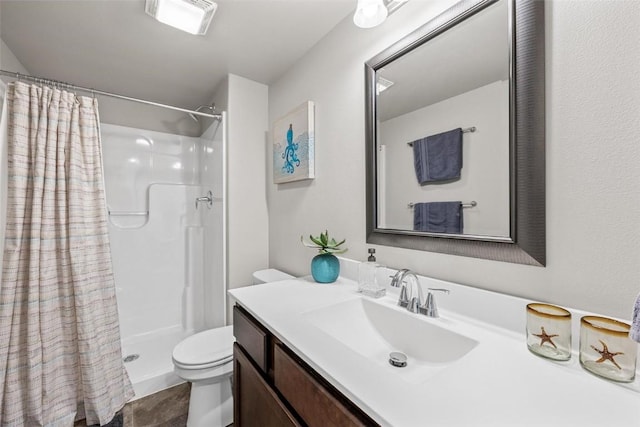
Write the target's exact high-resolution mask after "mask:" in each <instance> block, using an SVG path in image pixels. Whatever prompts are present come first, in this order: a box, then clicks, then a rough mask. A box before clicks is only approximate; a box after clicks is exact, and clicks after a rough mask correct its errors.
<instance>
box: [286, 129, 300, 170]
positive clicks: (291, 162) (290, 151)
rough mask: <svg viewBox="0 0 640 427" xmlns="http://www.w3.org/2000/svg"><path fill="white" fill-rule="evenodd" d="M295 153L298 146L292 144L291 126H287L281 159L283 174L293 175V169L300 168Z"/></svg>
mask: <svg viewBox="0 0 640 427" xmlns="http://www.w3.org/2000/svg"><path fill="white" fill-rule="evenodd" d="M296 151H298V144H297V143H296V144H294V143H293V125H292V124H289V130H288V131H287V147H286V148H285V150H284V153H282V158H283V159H284V165H283V166H282V172H283V173H293V171H294V170H295V168H296V167H298V166H300V159H298V155H297V153H296Z"/></svg>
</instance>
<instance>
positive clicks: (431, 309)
mask: <svg viewBox="0 0 640 427" xmlns="http://www.w3.org/2000/svg"><path fill="white" fill-rule="evenodd" d="M427 290H428V292H427V300H426V301H425V303H424V305H423V306H422V307H420V309H419V310H420V312H421V313H422V314H424V315H426V316H427V317H440V315H439V314H438V306H437V305H436V297H435V296H433V293H431V291H437V292H444V293H445V294H448V293H449V289H442V288H427Z"/></svg>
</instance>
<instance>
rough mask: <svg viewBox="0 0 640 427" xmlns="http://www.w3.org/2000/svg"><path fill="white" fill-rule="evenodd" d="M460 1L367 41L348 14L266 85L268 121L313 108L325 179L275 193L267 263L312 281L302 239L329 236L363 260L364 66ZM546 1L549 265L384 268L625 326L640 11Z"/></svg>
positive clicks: (639, 171) (637, 161)
mask: <svg viewBox="0 0 640 427" xmlns="http://www.w3.org/2000/svg"><path fill="white" fill-rule="evenodd" d="M453 3H454V0H448V1H419V0H413V1H410V2H408V3H407V4H406V5H405V6H404V7H403V8H402V9H400V10H399V11H398V12H397V13H395V14H394V15H392V16H391V17H390V19H389V20H388V21H387V22H386V23H385V24H384V25H382V26H381V27H378V28H375V29H371V30H362V29H358V28H356V27H355V26H354V25H353V24H352V22H351V18H350V17H348V18H346V19H345V20H344V21H343V22H342V23H340V24H339V25H338V26H336V28H335V29H334V30H333V31H332V32H331V33H329V34H328V35H327V36H326V37H325V38H324V39H323V40H321V41H320V42H319V43H318V44H317V45H316V46H315V47H314V48H313V49H312V50H311V51H310V52H309V53H308V54H307V55H305V56H304V57H303V58H302V59H301V60H300V61H299V62H298V63H297V64H296V66H295V67H293V68H292V69H291V70H290V71H289V72H288V73H287V74H286V75H284V76H283V77H282V78H281V79H280V80H279V81H278V82H276V83H275V84H273V85H272V86H271V87H270V98H269V117H270V121H273V120H274V119H275V118H277V117H280V116H281V115H282V114H284V113H286V112H287V111H288V110H289V109H290V108H291V107H292V106H295V105H299V104H300V103H301V102H302V101H304V100H307V99H309V100H312V101H314V102H315V103H316V162H317V163H316V171H317V178H316V179H315V180H312V181H307V182H300V183H293V184H287V185H280V186H275V185H273V184H268V198H269V239H270V240H269V241H270V246H269V253H270V264H271V266H273V267H276V268H282V269H285V270H288V271H290V272H292V273H294V274H300V275H301V274H308V273H309V262H310V259H311V258H312V256H313V255H314V252H313V251H311V250H309V249H305V248H304V247H302V246H301V245H300V235H301V234H309V233H312V232H313V233H315V232H319V231H320V230H324V229H325V228H328V229H329V231H330V232H331V233H332V234H335V235H336V237H346V238H347V245H348V246H349V248H350V251H349V252H347V254H346V255H347V256H350V257H352V258H355V259H359V260H363V259H365V258H366V247H367V245H366V242H365V223H364V218H365V194H364V189H365V174H364V171H365V160H364V159H365V156H364V103H363V101H364V72H363V64H364V62H365V61H366V60H367V59H369V58H370V57H372V56H373V55H375V54H377V53H378V52H379V51H381V50H382V49H384V48H386V47H388V46H389V45H391V44H392V43H393V42H395V41H396V40H398V39H399V38H400V37H402V36H403V35H405V34H407V33H409V32H411V31H412V30H414V29H415V28H417V27H418V26H420V24H421V23H423V22H426V21H427V20H428V19H430V18H432V17H433V16H435V14H436V13H439V12H441V11H442V10H444V9H445V8H446V7H448V6H449V5H451V4H453ZM546 4H547V10H546V35H547V42H546V48H547V55H546V71H547V86H546V113H547V132H546V141H547V148H546V158H547V171H546V178H547V181H546V182H547V190H546V194H547V208H546V209H547V210H546V215H547V266H546V267H545V268H541V267H533V266H524V265H519V264H509V263H502V262H496V261H488V260H481V259H474V258H465V257H459V256H452V255H444V254H436V253H429V252H420V251H413V250H407V249H398V248H391V247H384V246H378V247H377V248H376V249H377V255H378V260H379V261H380V262H382V263H383V264H385V265H388V266H393V267H407V268H411V269H413V270H415V271H417V272H419V273H421V274H424V275H427V276H432V277H436V278H441V279H445V280H450V281H454V282H458V283H463V284H470V285H474V286H478V287H481V288H486V289H490V290H494V291H498V292H504V293H507V294H513V295H518V296H522V297H524V298H527V299H531V300H541V301H549V302H552V303H556V304H560V305H566V306H570V307H575V308H580V309H584V310H588V311H593V312H599V313H602V314H606V315H611V316H617V317H621V318H627V319H628V318H630V314H631V309H632V306H633V301H634V299H635V297H636V295H637V294H638V292H640V222H639V221H640V186H639V183H640V144H638V138H640V136H639V135H640V120H638V117H639V116H638V112H639V111H640V79H639V78H638V75H640V51H638V46H640V2H635V1H625V0H619V1H560V0H554V1H549V2H547V3H546ZM267 158H270V157H269V156H267ZM269 182H270V181H269Z"/></svg>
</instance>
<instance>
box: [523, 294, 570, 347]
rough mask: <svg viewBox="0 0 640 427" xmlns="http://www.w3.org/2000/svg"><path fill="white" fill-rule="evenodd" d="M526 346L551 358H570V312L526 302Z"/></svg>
mask: <svg viewBox="0 0 640 427" xmlns="http://www.w3.org/2000/svg"><path fill="white" fill-rule="evenodd" d="M527 347H528V348H529V350H530V351H531V352H533V353H535V354H537V355H538V356H542V357H546V358H549V359H553V360H569V359H570V358H571V313H570V312H569V311H567V310H565V309H564V308H562V307H557V306H555V305H550V304H543V303H531V304H527Z"/></svg>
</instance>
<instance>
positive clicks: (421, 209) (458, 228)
mask: <svg viewBox="0 0 640 427" xmlns="http://www.w3.org/2000/svg"><path fill="white" fill-rule="evenodd" d="M413 229H414V230H415V231H428V232H431V233H449V234H461V233H462V202H431V203H416V204H415V205H413Z"/></svg>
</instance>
